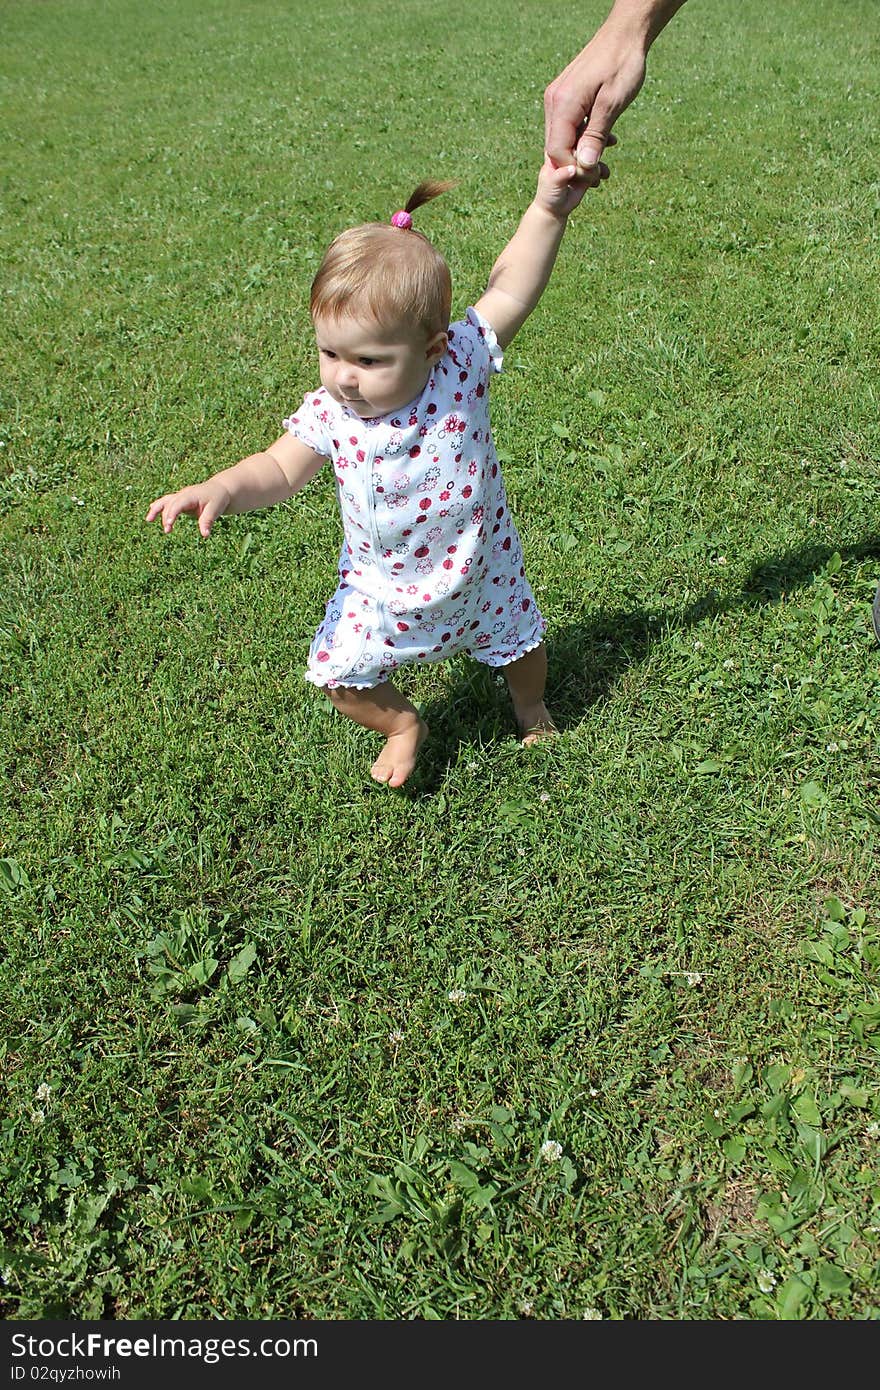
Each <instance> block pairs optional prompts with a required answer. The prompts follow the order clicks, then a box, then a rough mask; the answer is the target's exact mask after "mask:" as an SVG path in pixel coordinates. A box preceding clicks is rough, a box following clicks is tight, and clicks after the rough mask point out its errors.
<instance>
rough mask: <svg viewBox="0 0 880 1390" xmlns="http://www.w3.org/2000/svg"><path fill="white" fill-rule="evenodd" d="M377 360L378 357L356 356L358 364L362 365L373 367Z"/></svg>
mask: <svg viewBox="0 0 880 1390" xmlns="http://www.w3.org/2000/svg"><path fill="white" fill-rule="evenodd" d="M378 361H379V359H378V357H359V358H358V362H359V364H360V366H362V367H375V366H376V365H377V363H378Z"/></svg>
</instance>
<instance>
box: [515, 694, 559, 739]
mask: <svg viewBox="0 0 880 1390" xmlns="http://www.w3.org/2000/svg"><path fill="white" fill-rule="evenodd" d="M516 723H517V728H518V729H519V739H520V743H521V744H522V746H523V748H531V747H532V746H533V744H536V743H543V742H544V740H545V739H548V738H556V736H557V735H558V733H559V730H558V729H557V727H556V725H555V724H554V723H553V716H552V715H551V714H550V712H549V710H548V709H547V706H546V705H544V704H541V705H536V706H535V708H534V709H531V710H529V711H528V712H527V713H525V715H524V716H521V715H520V714H519V713H518V714H517V720H516Z"/></svg>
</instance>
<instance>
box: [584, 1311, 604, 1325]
mask: <svg viewBox="0 0 880 1390" xmlns="http://www.w3.org/2000/svg"><path fill="white" fill-rule="evenodd" d="M583 1321H584V1322H601V1321H602V1314H601V1313H600V1312H599V1309H598V1308H585V1309H584V1316H583Z"/></svg>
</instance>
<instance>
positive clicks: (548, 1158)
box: [541, 1139, 562, 1163]
mask: <svg viewBox="0 0 880 1390" xmlns="http://www.w3.org/2000/svg"><path fill="white" fill-rule="evenodd" d="M541 1157H542V1158H543V1160H544V1162H545V1163H558V1162H559V1160H560V1158H561V1157H562V1145H561V1144H557V1142H556V1140H555V1139H545V1140H544V1143H543V1144H542V1145H541Z"/></svg>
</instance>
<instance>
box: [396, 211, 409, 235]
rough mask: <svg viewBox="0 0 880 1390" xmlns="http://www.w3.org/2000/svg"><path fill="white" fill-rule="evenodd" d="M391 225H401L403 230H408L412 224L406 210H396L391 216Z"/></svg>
mask: <svg viewBox="0 0 880 1390" xmlns="http://www.w3.org/2000/svg"><path fill="white" fill-rule="evenodd" d="M391 225H392V227H401V228H402V229H403V230H404V231H405V232H408V231H409V229H410V227H411V226H412V218H411V217H410V215H409V213H408V212H404V210H403V209H402V208H401V210H400V212H396V213H395V214H394V216H393V217H392V219H391Z"/></svg>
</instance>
